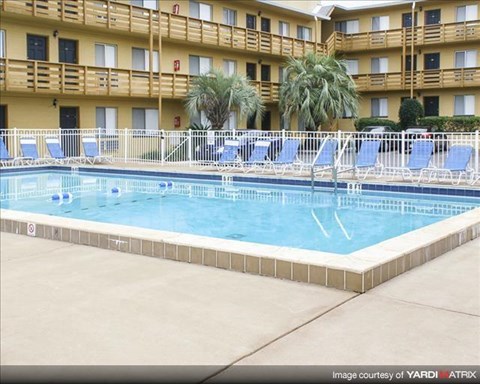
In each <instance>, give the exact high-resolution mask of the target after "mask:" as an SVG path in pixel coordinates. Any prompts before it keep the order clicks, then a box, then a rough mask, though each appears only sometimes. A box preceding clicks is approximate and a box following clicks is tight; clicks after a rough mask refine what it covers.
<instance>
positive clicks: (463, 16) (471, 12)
mask: <svg viewBox="0 0 480 384" xmlns="http://www.w3.org/2000/svg"><path fill="white" fill-rule="evenodd" d="M477 19H478V6H477V5H476V4H472V5H462V6H461V7H457V22H462V21H472V20H477Z"/></svg>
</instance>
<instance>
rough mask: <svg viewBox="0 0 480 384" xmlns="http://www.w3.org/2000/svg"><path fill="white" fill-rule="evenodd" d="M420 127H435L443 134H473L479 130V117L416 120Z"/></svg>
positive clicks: (429, 117)
mask: <svg viewBox="0 0 480 384" xmlns="http://www.w3.org/2000/svg"><path fill="white" fill-rule="evenodd" d="M418 123H419V124H420V125H429V126H436V127H437V128H438V130H439V131H444V132H475V131H477V130H480V117H479V116H468V117H450V116H428V117H423V118H421V119H419V120H418Z"/></svg>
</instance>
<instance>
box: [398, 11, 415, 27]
mask: <svg viewBox="0 0 480 384" xmlns="http://www.w3.org/2000/svg"><path fill="white" fill-rule="evenodd" d="M414 22H415V27H416V26H417V23H418V18H417V12H415V21H414ZM411 27H412V12H408V13H403V14H402V28H411Z"/></svg>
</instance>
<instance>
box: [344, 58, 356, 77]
mask: <svg viewBox="0 0 480 384" xmlns="http://www.w3.org/2000/svg"><path fill="white" fill-rule="evenodd" d="M345 64H346V66H347V73H348V74H349V75H358V59H349V60H345Z"/></svg>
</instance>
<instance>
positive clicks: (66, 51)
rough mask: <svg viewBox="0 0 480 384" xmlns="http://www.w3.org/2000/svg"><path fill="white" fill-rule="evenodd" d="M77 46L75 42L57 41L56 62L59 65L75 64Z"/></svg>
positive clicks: (76, 61)
mask: <svg viewBox="0 0 480 384" xmlns="http://www.w3.org/2000/svg"><path fill="white" fill-rule="evenodd" d="M77 46H78V42H77V41H76V40H68V39H58V61H59V62H60V63H71V64H77V63H78V57H77V51H78V49H77Z"/></svg>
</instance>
